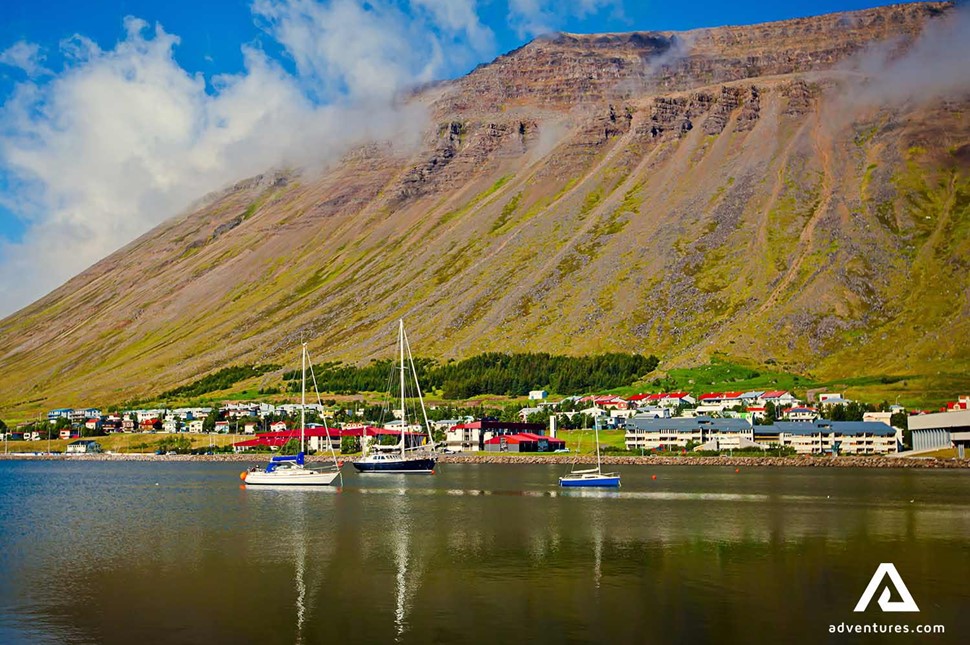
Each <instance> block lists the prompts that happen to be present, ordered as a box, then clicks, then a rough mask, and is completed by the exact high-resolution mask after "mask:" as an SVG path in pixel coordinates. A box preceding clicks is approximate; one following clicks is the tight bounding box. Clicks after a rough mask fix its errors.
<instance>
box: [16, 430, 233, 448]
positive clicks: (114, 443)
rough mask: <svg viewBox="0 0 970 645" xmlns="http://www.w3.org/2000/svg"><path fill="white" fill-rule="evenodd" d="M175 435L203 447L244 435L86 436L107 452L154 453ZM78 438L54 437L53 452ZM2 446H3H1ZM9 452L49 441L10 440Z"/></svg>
mask: <svg viewBox="0 0 970 645" xmlns="http://www.w3.org/2000/svg"><path fill="white" fill-rule="evenodd" d="M173 436H180V437H188V439H189V440H190V441H191V442H192V447H193V448H203V447H207V446H209V445H210V440H211V442H212V443H213V444H215V445H216V446H225V445H228V444H230V443H233V441H241V440H242V439H243V435H231V434H223V435H217V434H214V435H207V434H193V433H190V432H183V433H180V434H179V435H172V434H168V433H164V432H156V433H133V434H111V435H108V436H106V437H85V439H89V438H90V439H93V440H94V441H97V442H98V443H99V444H101V449H102V450H104V451H105V452H108V451H111V452H125V453H127V452H132V453H136V452H137V453H153V452H155V451H156V450H157V449H158V444H160V443H161V442H162V441H163V440H164V439H166V438H168V437H173ZM71 441H76V439H71V440H67V439H53V440H51V442H50V450H51V451H52V452H64V451H66V450H67V444H68V443H70V442H71ZM0 447H2V446H0ZM6 448H7V451H8V452H47V450H48V443H47V441H44V440H42V441H10V442H8V443H7V444H6Z"/></svg>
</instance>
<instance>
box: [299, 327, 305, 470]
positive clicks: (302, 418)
mask: <svg viewBox="0 0 970 645" xmlns="http://www.w3.org/2000/svg"><path fill="white" fill-rule="evenodd" d="M300 362H301V364H302V365H301V366H302V367H303V382H302V383H301V385H300V452H303V442H304V433H305V432H306V343H303V354H301V355H300Z"/></svg>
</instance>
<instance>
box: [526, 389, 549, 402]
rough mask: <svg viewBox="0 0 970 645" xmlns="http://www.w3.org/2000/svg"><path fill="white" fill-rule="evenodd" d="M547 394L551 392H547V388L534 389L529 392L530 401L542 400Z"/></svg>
mask: <svg viewBox="0 0 970 645" xmlns="http://www.w3.org/2000/svg"><path fill="white" fill-rule="evenodd" d="M547 396H549V393H548V392H546V391H545V390H532V391H531V392H529V400H530V401H542V400H543V399H545V398H546V397H547Z"/></svg>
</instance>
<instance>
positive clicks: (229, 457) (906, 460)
mask: <svg viewBox="0 0 970 645" xmlns="http://www.w3.org/2000/svg"><path fill="white" fill-rule="evenodd" d="M269 457H270V455H268V454H266V453H251V454H222V455H155V454H142V453H128V454H97V455H47V454H43V453H11V454H0V459H7V460H25V459H29V460H37V461H64V460H67V461H158V462H161V461H212V462H237V463H247V464H252V463H260V462H266V461H267V460H268V459H269ZM337 458H338V459H339V460H340V461H345V462H352V461H354V460H356V459H358V458H359V456H358V455H346V456H345V455H338V457H337ZM307 461H308V462H327V461H329V457H327V456H326V455H313V456H310V457H307ZM438 461H439V462H440V463H443V464H571V463H574V462H576V463H580V464H588V463H595V458H594V457H592V456H588V455H584V456H581V457H580V458H579V459H578V460H577V458H576V456H575V455H563V454H560V455H550V454H542V455H540V454H532V455H510V454H504V455H502V454H487V453H475V454H469V455H440V456H439V458H438ZM602 462H603V464H606V465H626V466H726V467H732V468H740V467H746V468H752V467H771V468H792V467H794V468H949V469H952V468H970V459H932V458H922V457H850V456H844V457H834V458H833V457H809V456H802V457H699V456H698V457H694V456H681V457H665V456H656V455H652V456H642V457H640V456H633V455H631V456H626V455H622V456H620V455H609V456H604V457H603V458H602Z"/></svg>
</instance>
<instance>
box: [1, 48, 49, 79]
mask: <svg viewBox="0 0 970 645" xmlns="http://www.w3.org/2000/svg"><path fill="white" fill-rule="evenodd" d="M43 61H44V55H43V54H42V53H41V51H40V45H37V44H36V43H28V42H25V41H23V40H21V41H19V42H16V43H14V44H13V45H11V46H10V47H8V48H7V49H5V50H4V51H2V52H0V65H7V66H9V67H16V68H17V69H20V70H23V71H24V72H25V73H26V74H27V76H40V75H43V74H50V70H48V69H47V68H46V67H44V65H43Z"/></svg>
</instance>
